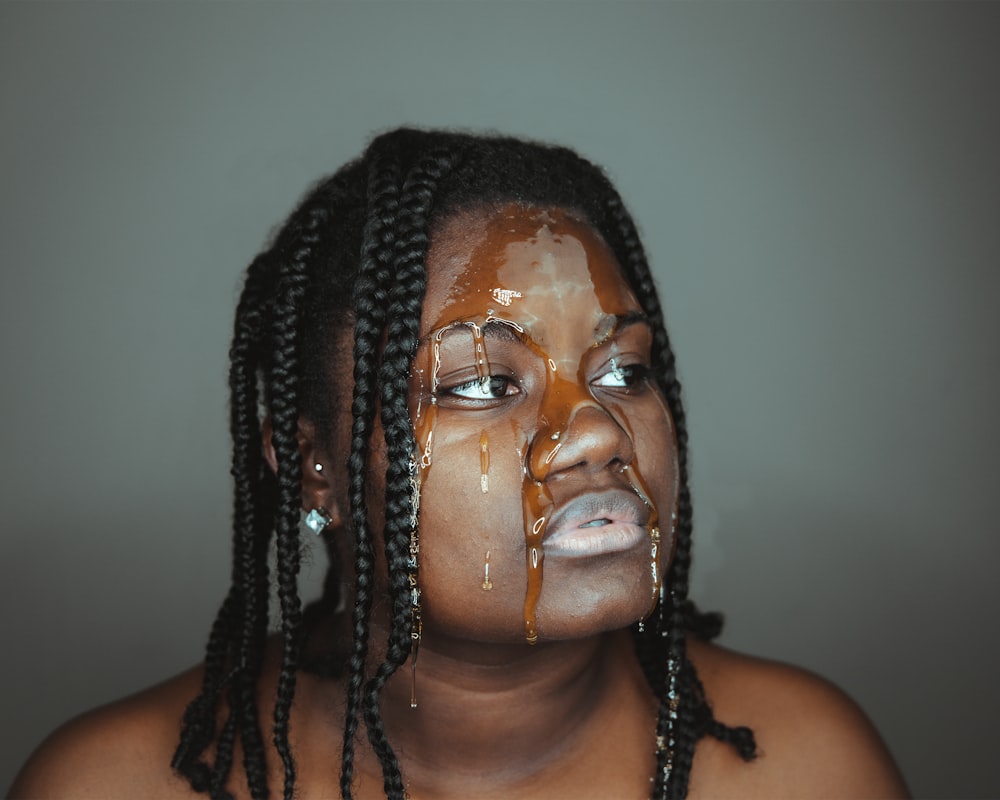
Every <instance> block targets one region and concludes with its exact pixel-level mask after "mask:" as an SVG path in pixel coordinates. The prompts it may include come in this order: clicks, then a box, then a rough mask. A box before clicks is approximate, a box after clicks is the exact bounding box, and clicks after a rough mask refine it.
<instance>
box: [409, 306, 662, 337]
mask: <svg viewBox="0 0 1000 800" xmlns="http://www.w3.org/2000/svg"><path fill="white" fill-rule="evenodd" d="M614 320H615V321H614V324H612V326H611V328H610V330H609V331H608V333H607V335H606V336H604V337H603V338H602V339H601V340H600V341H599V342H596V343H595V344H596V345H602V344H604V343H605V342H607V341H609V340H610V339H611V338H612V337H614V336H616V335H618V334H619V333H621V332H622V330H624V329H625V328H627V327H629V326H631V325H636V324H643V325H648V326H649V327H650V328H652V327H653V323H652V322H650V319H649V317H648V316H647V315H646V314H645V313H643V312H642V311H631V312H629V313H628V314H616V315H615V316H614ZM466 324H467V323H462V322H455V323H452V324H451V325H448V326H446V328H445V329H444V332H447V331H448V330H454V329H456V328H462V327H465V326H466ZM481 330H482V333H483V338H484V339H494V340H499V341H503V342H520V343H521V344H524V345H529V346H530V345H531V344H532V341H533V340H532V338H531V336H529V335H528V334H527V333H525V332H524V329H522V328H521V326H520V325H518V324H517V323H516V322H512V321H509V320H505V319H500V318H499V317H490V318H489V319H487V320H486V322H485V323H484V324H483V326H482V328H481ZM430 338H433V337H432V336H427V337H425V340H428V339H430Z"/></svg>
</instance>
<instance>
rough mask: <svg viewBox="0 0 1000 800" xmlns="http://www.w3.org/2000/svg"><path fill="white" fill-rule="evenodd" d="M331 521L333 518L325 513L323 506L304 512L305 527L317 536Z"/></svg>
mask: <svg viewBox="0 0 1000 800" xmlns="http://www.w3.org/2000/svg"><path fill="white" fill-rule="evenodd" d="M331 522H333V518H332V517H331V516H330V515H329V514H328V513H327V511H326V509H325V508H314V509H313V510H312V511H310V512H309V513H308V514H306V518H305V523H306V527H307V528H309V530H311V531H312V532H313V533H315V534H316V535H317V536H319V535H320V534H321V533H322V532H323V531H325V530H326V529H327V528H328V527H330V523H331Z"/></svg>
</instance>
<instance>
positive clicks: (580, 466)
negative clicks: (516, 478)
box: [528, 393, 635, 481]
mask: <svg viewBox="0 0 1000 800" xmlns="http://www.w3.org/2000/svg"><path fill="white" fill-rule="evenodd" d="M560 411H561V412H562V413H556V414H552V413H551V411H550V413H544V414H543V417H542V418H543V419H544V420H546V422H545V424H542V425H541V426H539V429H538V432H537V433H536V434H535V437H534V439H533V440H532V443H531V448H530V451H529V454H528V469H529V472H530V475H531V477H532V478H534V479H535V480H537V481H544V480H547V479H548V478H552V477H555V476H556V475H558V474H562V473H566V474H569V473H572V472H579V473H581V474H583V475H592V474H596V473H599V472H600V471H602V470H604V469H606V468H608V467H609V466H613V467H618V468H619V469H620V468H621V467H624V466H627V465H629V464H631V463H632V459H633V457H634V454H635V450H634V446H633V443H632V437H631V436H630V435H629V433H628V431H626V430H625V428H624V427H623V426H622V425H621V423H619V422H618V420H617V419H616V418H615V417H614V416H613V415H612V414H611V412H610V411H609V410H608V409H606V408H605V407H604V406H602V405H600V404H599V403H598V402H597V401H596V400H594V398H593V397H592V396H590V394H589V393H587V395H586V397H579V398H577V402H575V403H570V404H563V405H562V407H561V408H560Z"/></svg>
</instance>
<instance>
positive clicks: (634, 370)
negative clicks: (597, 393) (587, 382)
mask: <svg viewBox="0 0 1000 800" xmlns="http://www.w3.org/2000/svg"><path fill="white" fill-rule="evenodd" d="M648 377H649V367H647V366H646V365H645V364H618V363H616V362H615V361H614V360H613V359H612V361H611V367H610V369H608V371H607V372H605V373H604V374H603V375H601V376H599V377H598V378H597V379H596V380H594V381H593V385H594V386H600V387H601V388H604V389H636V388H638V387H639V386H640V385H641V384H642V383H643V381H645V380H646V378H648Z"/></svg>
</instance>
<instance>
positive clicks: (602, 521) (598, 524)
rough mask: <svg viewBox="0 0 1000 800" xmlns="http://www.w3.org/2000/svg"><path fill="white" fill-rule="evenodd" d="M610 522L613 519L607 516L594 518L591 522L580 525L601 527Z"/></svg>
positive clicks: (582, 526) (583, 526)
mask: <svg viewBox="0 0 1000 800" xmlns="http://www.w3.org/2000/svg"><path fill="white" fill-rule="evenodd" d="M610 524H611V520H609V519H607V518H603V519H592V520H591V521H590V522H585V523H583V525H581V526H580V527H581V528H599V527H601V526H603V525H610Z"/></svg>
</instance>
